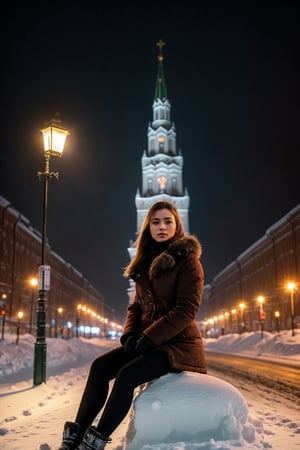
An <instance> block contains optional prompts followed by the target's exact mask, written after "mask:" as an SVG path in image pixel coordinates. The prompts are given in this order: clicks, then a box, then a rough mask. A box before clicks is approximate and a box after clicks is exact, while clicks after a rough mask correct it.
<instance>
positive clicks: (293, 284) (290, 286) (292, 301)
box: [287, 282, 296, 336]
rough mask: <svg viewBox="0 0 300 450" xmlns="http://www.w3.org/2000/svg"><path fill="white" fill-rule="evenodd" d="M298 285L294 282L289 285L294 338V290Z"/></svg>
mask: <svg viewBox="0 0 300 450" xmlns="http://www.w3.org/2000/svg"><path fill="white" fill-rule="evenodd" d="M295 287H296V284H295V283H293V282H289V283H288V284H287V288H288V290H289V291H290V293H291V326H292V336H295V323H294V321H295V302H294V290H295Z"/></svg>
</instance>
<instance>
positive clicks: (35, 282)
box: [29, 277, 38, 334]
mask: <svg viewBox="0 0 300 450" xmlns="http://www.w3.org/2000/svg"><path fill="white" fill-rule="evenodd" d="M29 284H30V286H31V302H30V317H29V334H31V331H32V314H33V301H34V293H35V288H36V287H37V284H38V280H37V278H35V277H32V278H30V280H29Z"/></svg>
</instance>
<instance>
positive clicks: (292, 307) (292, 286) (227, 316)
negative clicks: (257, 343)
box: [204, 281, 297, 339]
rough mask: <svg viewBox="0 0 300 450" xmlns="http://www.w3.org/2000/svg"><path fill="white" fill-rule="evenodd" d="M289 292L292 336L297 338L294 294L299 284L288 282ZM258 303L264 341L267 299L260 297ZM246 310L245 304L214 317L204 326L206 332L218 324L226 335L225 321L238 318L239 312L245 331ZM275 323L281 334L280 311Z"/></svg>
mask: <svg viewBox="0 0 300 450" xmlns="http://www.w3.org/2000/svg"><path fill="white" fill-rule="evenodd" d="M286 288H287V290H289V291H290V315H291V331H292V336H295V299H294V293H295V290H296V288H297V284H296V283H295V282H292V281H290V282H288V283H287V284H286ZM257 302H258V304H259V320H260V331H261V338H262V339H263V333H264V324H265V320H266V311H265V309H264V304H265V297H264V296H263V295H259V296H258V297H257ZM245 308H246V304H245V303H244V302H241V303H239V305H238V308H233V309H232V310H231V311H230V313H229V312H227V311H225V312H224V311H223V312H222V313H221V314H220V315H218V316H214V317H211V318H208V319H206V320H205V322H204V326H205V328H206V330H208V327H209V326H214V325H215V324H216V323H218V322H219V323H220V324H221V325H220V327H221V334H222V335H223V334H224V333H225V321H226V319H230V320H231V319H232V318H234V317H237V313H238V311H240V330H241V332H243V331H245V321H244V311H245ZM274 317H275V321H276V328H277V331H278V332H279V329H280V327H279V318H280V311H278V310H277V311H275V313H274Z"/></svg>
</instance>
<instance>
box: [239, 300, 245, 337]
mask: <svg viewBox="0 0 300 450" xmlns="http://www.w3.org/2000/svg"><path fill="white" fill-rule="evenodd" d="M240 309H241V332H242V333H243V332H244V331H245V322H244V309H245V303H240Z"/></svg>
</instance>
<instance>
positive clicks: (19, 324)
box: [16, 311, 24, 345]
mask: <svg viewBox="0 0 300 450" xmlns="http://www.w3.org/2000/svg"><path fill="white" fill-rule="evenodd" d="M17 315H18V323H17V338H16V345H18V343H19V336H20V328H21V319H23V316H24V313H23V311H19V312H18V314H17Z"/></svg>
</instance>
